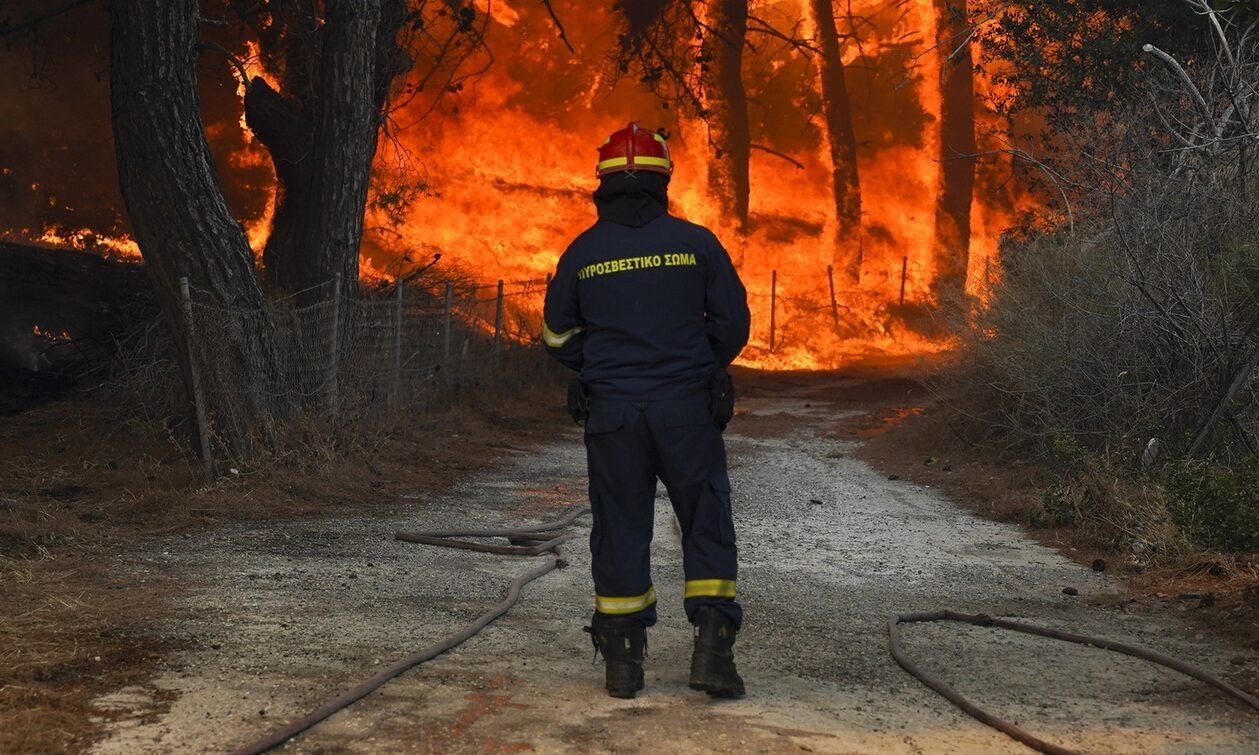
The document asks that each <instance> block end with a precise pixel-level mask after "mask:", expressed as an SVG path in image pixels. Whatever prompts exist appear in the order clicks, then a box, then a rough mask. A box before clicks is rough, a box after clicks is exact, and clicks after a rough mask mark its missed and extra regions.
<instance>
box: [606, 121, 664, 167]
mask: <svg viewBox="0 0 1259 755" xmlns="http://www.w3.org/2000/svg"><path fill="white" fill-rule="evenodd" d="M636 170H650V171H653V172H655V173H664V174H665V175H667V176H671V175H673V160H672V159H671V158H670V157H669V145H668V144H665V140H664V137H663V136H661V135H660V134H657V133H655V132H652V131H644V130H643V129H641V128H639V126H638V124H637V123H631V124H630V125H628V126H626V127H625V128H623V129H621V130H620V131H617V132H616V133H615V134H613V135H612V136H609V137H608V140H607V141H606V142H604V143H603V146H602V147H600V148H599V164H598V166H596V168H595V175H597V176H599V177H600V178H602V177H604V176H606V175H608V174H609V173H617V172H620V171H630V172H633V171H636Z"/></svg>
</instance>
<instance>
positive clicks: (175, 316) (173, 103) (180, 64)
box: [109, 0, 276, 453]
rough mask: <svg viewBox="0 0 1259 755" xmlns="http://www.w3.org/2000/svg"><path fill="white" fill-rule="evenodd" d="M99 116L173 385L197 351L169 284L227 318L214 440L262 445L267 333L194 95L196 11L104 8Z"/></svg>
mask: <svg viewBox="0 0 1259 755" xmlns="http://www.w3.org/2000/svg"><path fill="white" fill-rule="evenodd" d="M110 11H111V21H112V23H111V34H110V69H109V70H110V106H111V115H112V118H113V131H114V142H115V147H116V150H117V158H118V178H119V183H120V186H121V189H122V197H123V200H124V202H125V203H126V206H127V213H128V216H129V218H130V220H131V226H132V229H133V230H134V232H135V237H136V241H137V243H138V244H139V246H140V251H141V253H142V254H143V256H144V261H145V268H146V269H147V271H148V274H149V276H150V278H151V280H152V282H153V286H154V288H155V289H156V291H157V295H158V300H159V302H160V305H161V308H162V312H163V314H164V315H165V318H166V320H167V323H168V324H169V325H170V328H171V332H172V334H174V337H175V342H176V344H177V346H178V350H179V357H180V363H181V365H182V366H183V370H184V376H185V382H186V383H189V382H190V381H189V376H190V372H189V370H190V365H191V364H192V362H191V360H192V358H194V356H195V357H198V358H200V359H206V358H207V357H206V356H205V355H204V354H203V353H202V349H203V348H204V346H203V345H201V344H198V345H196V346H194V345H192V344H189V343H188V341H187V338H186V337H185V327H184V317H183V315H182V301H181V297H180V292H179V279H180V278H181V277H185V276H186V277H187V278H188V279H189V281H190V282H191V283H192V285H193V286H195V287H196V288H197V289H199V290H201V291H205V292H208V294H209V295H210V297H212V299H213V301H214V303H215V304H216V305H218V306H222V307H229V308H233V309H238V310H240V311H241V312H242V313H254V312H256V313H257V314H256V315H253V316H247V315H244V314H242V315H241V316H239V317H238V318H235V319H239V322H235V321H232V322H229V321H228V319H227V318H223V319H224V321H223V322H222V324H221V327H220V328H218V329H217V330H216V331H215V333H214V338H215V341H214V344H215V346H216V349H215V357H214V358H215V359H216V360H218V361H219V364H218V365H217V366H218V368H219V369H218V370H217V372H216V374H217V375H218V376H219V377H221V378H222V380H223V381H231V382H220V383H218V384H216V385H215V386H214V389H213V390H212V391H211V392H210V393H209V396H208V400H209V409H210V414H211V416H213V417H214V418H215V420H217V425H218V426H217V428H216V430H217V431H218V432H219V434H220V436H221V437H223V438H224V439H225V440H227V441H228V443H229V444H230V445H231V446H232V447H233V450H234V451H237V452H241V453H244V452H247V451H248V449H249V445H250V442H251V441H252V440H253V439H255V438H256V437H257V436H258V433H259V432H260V431H261V432H264V433H269V426H268V425H267V424H266V422H267V419H268V418H270V417H271V411H270V410H271V409H272V407H271V406H270V402H269V399H268V397H269V396H271V395H274V393H273V392H272V391H271V390H269V388H270V386H269V384H268V382H267V376H268V375H274V374H275V370H274V368H275V366H276V364H275V362H276V359H275V353H274V348H273V343H274V341H273V332H272V328H271V325H270V322H269V320H268V319H267V318H266V317H264V316H262V315H263V313H264V309H263V307H264V298H263V294H262V289H261V287H260V286H259V285H258V280H257V278H256V277H255V273H254V266H253V254H252V252H251V250H250V248H249V243H248V242H247V241H246V239H245V234H244V231H243V230H242V229H241V227H240V224H239V223H237V222H236V219H235V218H233V217H232V215H231V213H230V212H229V211H228V208H227V203H226V202H225V201H224V199H223V193H222V191H221V189H220V186H219V182H218V176H217V175H216V174H215V171H214V166H213V163H212V161H211V158H210V149H209V145H208V144H207V143H206V139H205V132H204V129H203V126H202V122H201V115H200V110H199V106H200V104H199V101H198V95H197V77H196V68H195V66H196V60H197V52H196V45H197V24H198V21H199V19H200V8H199V6H198V2H197V0H113V2H111V3H110Z"/></svg>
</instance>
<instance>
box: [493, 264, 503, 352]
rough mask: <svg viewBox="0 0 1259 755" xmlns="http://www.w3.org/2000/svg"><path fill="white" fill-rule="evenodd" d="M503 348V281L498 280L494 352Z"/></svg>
mask: <svg viewBox="0 0 1259 755" xmlns="http://www.w3.org/2000/svg"><path fill="white" fill-rule="evenodd" d="M502 348H503V281H502V280H499V282H498V297H497V299H496V300H495V302H494V353H495V354H497V353H498V352H499V351H501V350H502Z"/></svg>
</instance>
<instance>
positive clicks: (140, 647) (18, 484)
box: [0, 354, 567, 752]
mask: <svg viewBox="0 0 1259 755" xmlns="http://www.w3.org/2000/svg"><path fill="white" fill-rule="evenodd" d="M537 357H538V355H536V354H534V355H526V356H522V358H525V359H530V360H531V362H529V364H526V365H514V366H513V365H511V364H510V363H509V364H508V365H505V366H504V369H503V371H502V372H501V373H499V375H498V376H488V377H487V378H486V379H485V380H483V381H482V382H481V384H480V385H473V384H465V385H464V386H463V387H462V389H461V392H460V396H459V397H458V401H457V403H453V404H451V405H449V406H447V407H445V408H441V409H433V410H430V411H427V412H424V413H423V414H414V415H412V414H408V413H405V412H404V413H399V414H396V415H393V416H390V417H383V416H382V417H380V418H377V419H375V420H373V423H372V424H371V425H370V426H365V425H364V424H361V423H360V424H359V425H345V426H342V427H337V428H328V427H320V426H308V427H295V428H292V429H291V431H290V432H291V436H290V437H289V438H288V443H287V444H286V445H285V447H284V450H283V451H281V452H279V453H277V454H275V455H274V456H272V457H270V458H268V459H266V460H265V463H263V464H260V465H259V466H257V467H255V468H253V469H250V470H245V471H243V472H241V473H240V474H235V475H231V474H229V475H227V476H225V477H223V478H221V479H219V480H217V481H216V482H214V483H213V484H210V485H207V484H205V483H204V481H203V480H202V479H201V477H200V467H199V465H198V464H197V463H196V459H195V458H194V456H193V454H191V453H190V451H189V448H188V445H187V443H186V442H185V441H183V440H182V439H181V438H180V435H179V425H178V423H176V422H172V421H169V420H167V419H164V418H162V417H160V416H154V415H149V416H145V415H143V414H138V413H136V412H135V410H134V408H128V407H125V406H122V407H120V406H119V405H118V404H117V403H116V402H115V403H113V404H109V403H106V402H102V401H101V400H100V396H99V395H98V394H95V393H88V394H85V395H80V396H77V397H75V398H73V399H71V400H67V401H63V402H60V403H57V404H53V405H48V406H44V407H40V408H38V409H35V410H32V411H28V412H26V413H24V414H22V415H18V416H16V417H8V418H2V419H0V605H3V606H4V608H3V610H0V752H64V751H81V750H82V749H83V748H84V747H85V746H86V745H88V744H90V742H91V741H92V740H93V739H94V738H95V737H96V736H99V734H100V732H101V731H102V727H103V724H104V721H105V718H106V716H107V714H105V713H102V712H101V711H99V710H96V709H94V708H93V707H92V701H93V700H94V699H95V698H96V697H97V696H99V695H100V694H101V693H103V692H106V691H108V690H112V689H117V688H119V687H122V686H126V685H131V684H142V683H144V682H145V681H146V680H147V679H148V678H149V677H150V675H151V673H152V669H153V666H154V661H155V660H156V659H158V658H161V657H163V656H164V655H165V654H167V653H169V652H170V651H171V650H172V649H174V648H175V647H177V646H176V645H175V644H174V643H173V642H172V641H170V640H169V639H164V638H162V637H161V634H160V632H159V631H158V625H159V623H160V621H161V618H162V614H163V611H164V610H165V609H164V608H163V606H165V605H167V604H168V602H169V600H170V598H171V597H172V596H174V595H177V594H178V593H179V591H180V590H181V589H182V585H180V584H179V583H178V580H177V578H159V577H155V578H150V579H149V581H148V582H146V583H140V584H131V583H128V584H123V583H120V582H119V579H120V577H119V576H117V574H116V573H115V572H114V571H111V569H110V566H111V564H112V563H114V562H115V561H116V559H117V556H118V554H119V553H125V552H126V549H127V548H128V547H129V544H130V543H132V542H135V541H136V540H138V539H143V538H147V537H152V536H158V535H163V534H169V533H173V532H178V531H181V530H188V529H191V528H197V527H204V526H212V525H213V524H214V523H216V522H225V521H240V520H246V519H248V520H268V519H275V520H287V519H292V518H294V517H303V516H324V515H345V514H350V513H363V514H371V513H372V512H375V511H384V510H388V509H394V508H396V507H397V506H398V505H399V504H398V501H399V500H400V499H399V496H400V494H401V493H403V492H410V491H416V490H440V489H443V488H445V487H447V486H449V485H451V484H452V483H454V482H455V481H457V480H459V479H460V478H462V477H465V476H467V475H470V474H474V473H476V472H478V471H480V470H483V469H485V468H487V467H489V466H491V465H493V464H494V463H496V461H497V460H498V459H499V458H501V457H502V455H503V454H504V453H505V452H506V450H507V449H509V448H511V447H512V446H522V445H528V444H529V443H530V442H531V441H532V440H534V439H535V438H537V437H539V436H542V435H545V434H549V433H552V432H554V431H555V428H556V427H560V426H562V425H561V424H560V423H561V422H565V421H567V419H566V416H565V415H564V414H563V412H562V409H561V408H560V407H561V406H562V395H563V393H562V386H561V380H560V376H559V373H558V371H549V370H540V369H539V367H538V364H539V361H540V360H539V359H538V358H537ZM509 381H514V382H509ZM128 415H130V418H128Z"/></svg>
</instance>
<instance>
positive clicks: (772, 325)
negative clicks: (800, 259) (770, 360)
mask: <svg viewBox="0 0 1259 755" xmlns="http://www.w3.org/2000/svg"><path fill="white" fill-rule="evenodd" d="M777 317H778V271H777V270H774V271H772V272H770V274H769V352H770V353H771V354H772V353H774V339H775V337H776V336H777V322H776V320H777Z"/></svg>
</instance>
